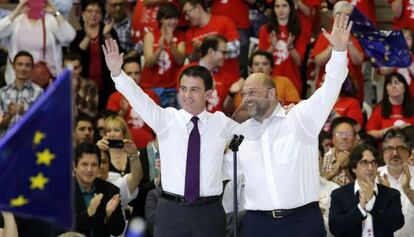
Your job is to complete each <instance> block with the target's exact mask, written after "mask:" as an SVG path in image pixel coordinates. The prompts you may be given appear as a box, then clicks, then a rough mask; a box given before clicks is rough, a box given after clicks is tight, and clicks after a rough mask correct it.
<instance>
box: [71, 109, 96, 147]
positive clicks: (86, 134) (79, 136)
mask: <svg viewBox="0 0 414 237" xmlns="http://www.w3.org/2000/svg"><path fill="white" fill-rule="evenodd" d="M94 133H95V129H94V126H93V118H92V117H90V116H89V115H86V114H79V115H78V116H76V118H75V121H74V132H73V138H74V139H75V143H74V145H75V146H76V145H77V144H80V143H81V142H84V141H88V142H93V138H94Z"/></svg>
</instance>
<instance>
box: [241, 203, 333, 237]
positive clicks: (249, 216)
mask: <svg viewBox="0 0 414 237" xmlns="http://www.w3.org/2000/svg"><path fill="white" fill-rule="evenodd" d="M242 236H243V237H252V236H253V237H262V236H263V237H325V236H326V231H325V227H324V224H323V218H322V215H321V212H320V210H319V208H317V207H315V208H310V209H307V210H303V211H300V212H297V213H293V214H291V215H288V216H285V217H283V218H278V219H275V218H273V217H272V216H268V215H263V214H261V213H257V212H252V211H247V212H246V216H245V218H244V221H243V229H242Z"/></svg>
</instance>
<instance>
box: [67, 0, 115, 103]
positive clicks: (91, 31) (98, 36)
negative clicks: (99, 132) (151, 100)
mask: <svg viewBox="0 0 414 237" xmlns="http://www.w3.org/2000/svg"><path fill="white" fill-rule="evenodd" d="M81 11H82V17H81V29H80V30H78V31H77V32H76V37H75V39H74V40H73V42H72V43H71V44H70V50H71V51H74V52H78V53H79V54H80V55H81V58H82V63H81V64H82V65H83V70H82V74H81V75H82V76H83V77H84V78H89V79H91V80H92V81H94V82H95V83H96V86H97V87H98V92H99V104H98V108H99V109H103V108H105V105H106V102H107V100H108V97H109V95H110V94H111V93H112V92H113V91H115V87H114V84H113V83H112V81H111V76H110V73H109V70H108V68H107V67H106V66H105V59H104V54H103V52H102V47H101V46H102V45H103V44H104V41H105V39H106V38H113V39H115V40H116V41H119V40H118V36H117V34H116V31H115V30H114V29H113V28H112V27H111V26H110V25H108V24H107V25H105V24H104V23H103V16H104V15H105V4H104V3H103V1H102V0H87V1H82V2H81Z"/></svg>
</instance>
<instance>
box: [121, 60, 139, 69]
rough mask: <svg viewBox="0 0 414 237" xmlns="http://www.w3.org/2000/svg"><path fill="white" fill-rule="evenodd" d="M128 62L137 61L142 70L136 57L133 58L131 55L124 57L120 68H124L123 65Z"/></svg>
mask: <svg viewBox="0 0 414 237" xmlns="http://www.w3.org/2000/svg"><path fill="white" fill-rule="evenodd" d="M129 63H137V64H138V65H139V68H140V69H141V70H142V68H141V64H140V63H139V62H138V60H137V59H135V58H133V57H127V58H125V59H124V62H123V63H122V69H124V66H125V65H127V64H129Z"/></svg>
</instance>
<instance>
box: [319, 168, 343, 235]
mask: <svg viewBox="0 0 414 237" xmlns="http://www.w3.org/2000/svg"><path fill="white" fill-rule="evenodd" d="M319 178H320V180H319V207H320V208H323V209H324V210H325V211H324V213H323V215H322V217H323V222H324V224H325V230H326V236H327V237H332V236H333V235H332V233H331V231H330V230H329V225H328V220H329V207H330V206H331V193H332V191H333V190H335V189H337V188H339V185H338V184H337V183H335V182H332V181H329V180H327V179H326V178H324V177H322V176H320V177H319Z"/></svg>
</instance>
